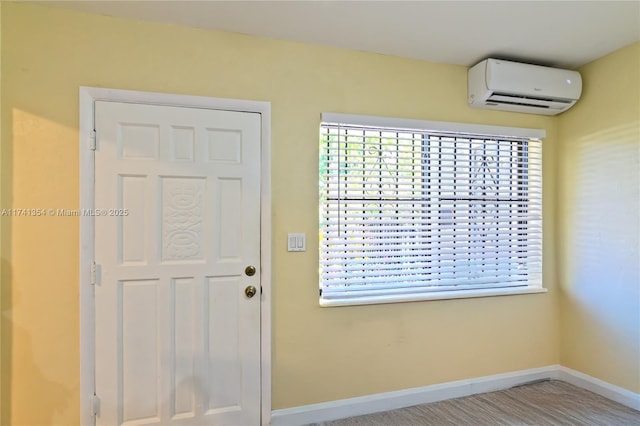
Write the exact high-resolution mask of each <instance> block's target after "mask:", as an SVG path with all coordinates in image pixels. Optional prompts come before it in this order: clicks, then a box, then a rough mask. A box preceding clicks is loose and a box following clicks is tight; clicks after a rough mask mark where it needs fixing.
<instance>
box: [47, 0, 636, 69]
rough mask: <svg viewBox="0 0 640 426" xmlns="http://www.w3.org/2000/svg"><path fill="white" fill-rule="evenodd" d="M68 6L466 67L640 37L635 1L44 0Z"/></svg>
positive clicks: (597, 51) (602, 49)
mask: <svg viewBox="0 0 640 426" xmlns="http://www.w3.org/2000/svg"><path fill="white" fill-rule="evenodd" d="M46 4H48V5H51V6H57V7H64V8H68V9H76V10H80V11H85V12H92V13H99V14H105V15H112V16H119V17H124V18H133V19H140V20H146V21H156V22H164V23H172V24H177V25H184V26H190V27H197V28H210V29H217V30H223V31H231V32H238V33H244V34H252V35H256V36H263V37H270V38H275V39H283V40H293V41H299V42H304V43H313V44H319V45H325V46H336V47H344V48H350V49H357V50H364V51H370V52H377V53H383V54H390V55H397V56H403V57H408V58H417V59H424V60H427V61H432V62H442V63H449V64H458V65H465V66H470V65H473V64H474V63H476V62H478V61H480V60H482V59H485V58H487V57H498V58H502V59H514V60H522V61H527V62H532V63H538V64H542V65H550V66H556V67H564V68H575V67H578V66H580V65H582V64H585V63H587V62H590V61H592V60H594V59H596V58H599V57H601V56H604V55H606V54H607V53H610V52H612V51H614V50H616V49H618V48H620V47H623V46H626V45H628V44H631V43H633V42H635V41H637V40H640V1H638V0H636V1H509V2H507V1H151V0H147V1H79V2H78V1H50V2H46Z"/></svg>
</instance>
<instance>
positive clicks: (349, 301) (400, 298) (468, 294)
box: [320, 287, 547, 307]
mask: <svg viewBox="0 0 640 426" xmlns="http://www.w3.org/2000/svg"><path fill="white" fill-rule="evenodd" d="M546 292H547V289H546V288H542V287H518V288H491V289H486V290H460V291H441V292H437V291H434V292H424V293H417V294H399V295H385V296H364V297H353V298H344V299H322V298H320V306H321V307H332V306H356V305H378V304H383V303H401V302H419V301H424V300H447V299H468V298H474V297H493V296H510V295H517V294H536V293H546Z"/></svg>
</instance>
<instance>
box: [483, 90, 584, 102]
mask: <svg viewBox="0 0 640 426" xmlns="http://www.w3.org/2000/svg"><path fill="white" fill-rule="evenodd" d="M493 96H504V97H508V98H514V99H523V100H528V99H531V100H534V101H543V102H561V103H565V104H570V103H571V102H573V101H572V100H570V99H561V98H546V97H541V96H524V95H514V94H512V93H502V92H495V93H494V94H493Z"/></svg>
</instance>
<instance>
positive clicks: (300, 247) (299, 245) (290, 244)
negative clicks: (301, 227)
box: [287, 234, 307, 251]
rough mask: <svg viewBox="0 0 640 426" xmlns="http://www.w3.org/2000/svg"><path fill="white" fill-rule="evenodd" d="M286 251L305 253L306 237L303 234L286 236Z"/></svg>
mask: <svg viewBox="0 0 640 426" xmlns="http://www.w3.org/2000/svg"><path fill="white" fill-rule="evenodd" d="M287 250H288V251H306V250H307V237H306V235H305V234H289V235H288V236H287Z"/></svg>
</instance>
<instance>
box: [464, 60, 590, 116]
mask: <svg viewBox="0 0 640 426" xmlns="http://www.w3.org/2000/svg"><path fill="white" fill-rule="evenodd" d="M468 93H469V105H470V106H472V107H474V108H488V109H497V110H502V111H515V112H524V113H529V114H543V115H556V114H560V113H561V112H563V111H566V110H568V109H569V108H571V107H572V106H573V105H574V104H575V103H576V101H577V100H578V99H579V98H580V94H581V93H582V78H581V77H580V74H579V73H578V72H576V71H570V70H562V69H558V68H549V67H543V66H539V65H529V64H523V63H519V62H510V61H503V60H500V59H486V60H484V61H482V62H480V63H478V64H476V65H474V66H473V67H471V68H470V69H469V74H468Z"/></svg>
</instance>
